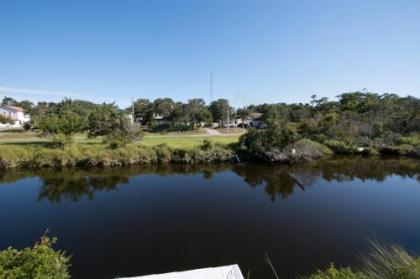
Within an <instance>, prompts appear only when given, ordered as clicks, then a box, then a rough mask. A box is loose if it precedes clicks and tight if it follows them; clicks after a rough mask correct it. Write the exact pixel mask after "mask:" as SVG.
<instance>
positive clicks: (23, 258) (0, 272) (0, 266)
mask: <svg viewBox="0 0 420 279" xmlns="http://www.w3.org/2000/svg"><path fill="white" fill-rule="evenodd" d="M55 242H56V239H55V238H53V239H50V238H49V237H47V236H43V237H42V238H41V241H40V242H38V243H36V244H35V245H34V246H33V247H32V248H25V249H23V250H21V251H18V250H16V249H14V248H8V249H6V250H4V251H1V252H0V278H10V279H27V278H32V279H67V278H70V275H69V272H68V268H69V266H70V264H69V257H68V256H66V254H65V253H64V252H62V251H54V250H53V248H52V246H53V245H54V244H55Z"/></svg>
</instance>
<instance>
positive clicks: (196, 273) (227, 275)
mask: <svg viewBox="0 0 420 279" xmlns="http://www.w3.org/2000/svg"><path fill="white" fill-rule="evenodd" d="M120 279H124V278H120ZM125 279H244V277H243V275H242V273H241V270H240V268H239V266H238V265H236V264H235V265H228V266H220V267H210V268H201V269H194V270H188V271H181V272H171V273H165V274H155V275H147V276H140V277H127V278H125Z"/></svg>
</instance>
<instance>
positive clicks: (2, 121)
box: [0, 114, 13, 124]
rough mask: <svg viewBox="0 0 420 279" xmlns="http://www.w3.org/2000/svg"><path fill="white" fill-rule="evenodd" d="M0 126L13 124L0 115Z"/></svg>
mask: <svg viewBox="0 0 420 279" xmlns="http://www.w3.org/2000/svg"><path fill="white" fill-rule="evenodd" d="M0 124H13V121H12V120H11V119H10V118H8V117H6V116H4V115H2V114H0Z"/></svg>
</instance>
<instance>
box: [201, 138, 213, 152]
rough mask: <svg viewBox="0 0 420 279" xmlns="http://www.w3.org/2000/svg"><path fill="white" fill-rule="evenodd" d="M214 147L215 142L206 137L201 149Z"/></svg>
mask: <svg viewBox="0 0 420 279" xmlns="http://www.w3.org/2000/svg"><path fill="white" fill-rule="evenodd" d="M213 148H214V143H213V142H212V141H210V140H209V139H204V140H203V144H202V145H201V146H200V149H201V150H212V149H213Z"/></svg>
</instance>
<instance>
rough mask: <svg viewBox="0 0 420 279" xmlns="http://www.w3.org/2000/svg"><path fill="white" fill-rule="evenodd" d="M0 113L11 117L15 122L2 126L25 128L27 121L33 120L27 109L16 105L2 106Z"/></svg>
mask: <svg viewBox="0 0 420 279" xmlns="http://www.w3.org/2000/svg"><path fill="white" fill-rule="evenodd" d="M0 115H2V116H4V117H6V118H9V119H10V120H12V122H13V123H11V124H10V123H7V124H2V123H0V128H23V125H24V124H25V123H26V122H29V121H31V118H30V116H29V115H27V114H25V110H24V109H23V108H21V107H16V106H0Z"/></svg>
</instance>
